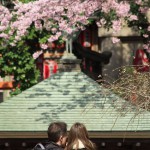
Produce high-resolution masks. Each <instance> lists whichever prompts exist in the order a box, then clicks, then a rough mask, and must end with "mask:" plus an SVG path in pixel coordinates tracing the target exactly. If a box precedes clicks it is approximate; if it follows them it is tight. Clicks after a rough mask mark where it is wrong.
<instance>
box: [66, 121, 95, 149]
mask: <svg viewBox="0 0 150 150" xmlns="http://www.w3.org/2000/svg"><path fill="white" fill-rule="evenodd" d="M78 140H80V141H81V142H82V143H83V145H84V146H85V149H86V150H95V149H96V146H95V144H94V143H93V142H92V141H91V140H90V139H89V136H88V131H87V129H86V127H85V125H84V124H82V123H79V122H76V123H75V124H73V125H72V127H71V129H70V132H69V135H68V144H67V147H66V150H72V149H73V146H74V145H77V147H76V149H75V150H77V149H78V146H79V142H78Z"/></svg>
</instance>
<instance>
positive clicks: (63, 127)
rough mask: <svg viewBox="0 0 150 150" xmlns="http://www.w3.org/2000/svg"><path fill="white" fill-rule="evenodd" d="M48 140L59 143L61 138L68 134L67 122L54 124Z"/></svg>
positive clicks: (50, 128)
mask: <svg viewBox="0 0 150 150" xmlns="http://www.w3.org/2000/svg"><path fill="white" fill-rule="evenodd" d="M47 134H48V138H49V140H50V141H52V142H55V143H56V142H58V140H59V138H60V136H64V135H66V134H67V124H66V123H65V122H52V123H51V124H50V125H49V127H48V131H47Z"/></svg>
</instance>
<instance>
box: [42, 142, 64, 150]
mask: <svg viewBox="0 0 150 150" xmlns="http://www.w3.org/2000/svg"><path fill="white" fill-rule="evenodd" d="M45 147H46V150H64V149H63V148H62V147H60V146H59V145H57V144H55V143H48V144H47V145H46V146H45Z"/></svg>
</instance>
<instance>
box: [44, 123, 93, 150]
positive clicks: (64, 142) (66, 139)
mask: <svg viewBox="0 0 150 150" xmlns="http://www.w3.org/2000/svg"><path fill="white" fill-rule="evenodd" d="M47 133H48V139H49V142H48V143H47V144H46V145H45V148H46V150H95V144H94V143H92V142H91V141H90V140H89V137H88V132H87V130H86V127H85V126H84V124H82V123H79V122H77V123H75V124H73V125H72V127H71V129H70V131H69V135H67V124H66V123H65V122H53V123H51V124H50V125H49V127H48V131H47Z"/></svg>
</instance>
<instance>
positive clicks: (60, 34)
mask: <svg viewBox="0 0 150 150" xmlns="http://www.w3.org/2000/svg"><path fill="white" fill-rule="evenodd" d="M149 8H150V2H149V1H148V0H76V1H75V0H36V1H31V2H28V3H22V2H19V1H15V7H14V10H12V11H11V12H10V11H9V10H8V9H7V8H5V7H4V6H0V45H1V46H0V47H1V49H3V50H5V49H7V48H10V49H11V48H12V47H17V48H19V47H20V49H21V48H22V45H26V46H27V47H28V48H29V45H28V44H29V43H31V42H32V41H34V40H36V43H39V45H40V46H41V48H42V49H47V48H48V43H49V42H53V41H59V42H60V43H61V42H64V41H65V40H66V38H67V36H68V35H69V36H70V35H71V36H72V35H73V34H74V33H76V32H79V31H81V30H84V29H85V27H86V26H87V25H89V24H91V23H92V22H93V21H95V22H96V23H97V25H98V26H99V27H103V28H107V29H110V28H111V29H112V30H113V32H114V33H117V32H119V31H120V30H121V29H122V28H123V27H124V26H129V27H133V26H134V27H136V28H137V29H138V32H139V33H140V34H141V36H142V37H143V39H144V44H143V47H144V49H147V50H148V51H150V21H148V19H147V12H148V11H149ZM118 41H119V39H117V38H115V37H114V38H113V42H114V43H116V42H118ZM36 50H37V49H35V50H33V48H32V51H31V52H30V53H31V55H33V53H34V52H35V51H36ZM16 51H17V50H16Z"/></svg>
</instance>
